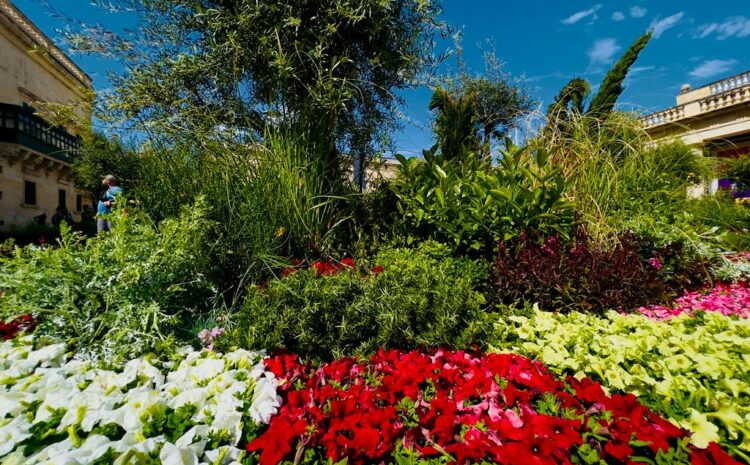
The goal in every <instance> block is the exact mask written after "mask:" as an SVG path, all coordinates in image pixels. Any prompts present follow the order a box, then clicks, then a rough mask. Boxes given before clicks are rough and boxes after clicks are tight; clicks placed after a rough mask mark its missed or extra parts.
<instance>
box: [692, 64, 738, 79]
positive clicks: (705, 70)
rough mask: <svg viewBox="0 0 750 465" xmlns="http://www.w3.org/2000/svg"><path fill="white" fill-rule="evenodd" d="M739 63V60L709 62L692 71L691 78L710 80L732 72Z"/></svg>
mask: <svg viewBox="0 0 750 465" xmlns="http://www.w3.org/2000/svg"><path fill="white" fill-rule="evenodd" d="M738 63H739V61H737V60H709V61H706V62H704V63H703V64H701V65H700V66H698V67H697V68H695V69H694V70H692V71H690V77H694V78H697V79H708V78H711V77H714V76H719V75H721V74H726V73H727V72H729V71H731V69H732V68H734V67H735V66H736V65H737V64H738Z"/></svg>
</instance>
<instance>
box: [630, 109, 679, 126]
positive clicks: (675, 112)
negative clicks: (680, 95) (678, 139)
mask: <svg viewBox="0 0 750 465" xmlns="http://www.w3.org/2000/svg"><path fill="white" fill-rule="evenodd" d="M684 117H685V105H679V106H676V107H672V108H667V109H666V110H662V111H659V112H656V113H652V114H650V115H648V116H644V117H643V118H641V119H640V120H641V123H642V124H643V126H644V127H645V128H646V129H648V128H653V127H656V126H661V125H663V124H668V123H672V122H674V121H678V120H681V119H682V118H684Z"/></svg>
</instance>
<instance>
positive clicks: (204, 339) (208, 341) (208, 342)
mask: <svg viewBox="0 0 750 465" xmlns="http://www.w3.org/2000/svg"><path fill="white" fill-rule="evenodd" d="M222 334H224V328H219V327H218V326H215V327H214V329H208V328H204V329H202V330H201V332H200V333H198V339H199V340H200V341H201V344H203V345H204V346H205V347H206V348H207V349H208V350H214V341H215V340H216V338H218V337H219V336H221V335H222Z"/></svg>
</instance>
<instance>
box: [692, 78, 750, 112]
mask: <svg viewBox="0 0 750 465" xmlns="http://www.w3.org/2000/svg"><path fill="white" fill-rule="evenodd" d="M745 76H746V77H747V75H745ZM743 102H750V82H748V83H746V84H745V85H744V86H743V87H735V88H732V89H730V90H728V91H725V92H722V93H720V94H713V95H711V96H710V97H708V98H705V99H703V100H701V101H700V102H699V104H700V111H701V113H705V112H708V111H714V110H718V109H721V108H726V107H729V106H732V105H737V104H739V103H743Z"/></svg>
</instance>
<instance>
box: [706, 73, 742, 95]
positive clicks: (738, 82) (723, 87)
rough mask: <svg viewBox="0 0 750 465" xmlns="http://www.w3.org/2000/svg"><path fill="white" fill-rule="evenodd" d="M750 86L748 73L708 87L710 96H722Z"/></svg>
mask: <svg viewBox="0 0 750 465" xmlns="http://www.w3.org/2000/svg"><path fill="white" fill-rule="evenodd" d="M747 86H750V71H748V72H746V73H742V74H738V75H736V76H732V77H730V78H728V79H724V80H722V81H719V82H715V83H713V84H710V85H709V88H710V89H711V95H716V94H722V93H724V92H727V91H729V90H732V89H738V88H740V87H747Z"/></svg>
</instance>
